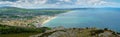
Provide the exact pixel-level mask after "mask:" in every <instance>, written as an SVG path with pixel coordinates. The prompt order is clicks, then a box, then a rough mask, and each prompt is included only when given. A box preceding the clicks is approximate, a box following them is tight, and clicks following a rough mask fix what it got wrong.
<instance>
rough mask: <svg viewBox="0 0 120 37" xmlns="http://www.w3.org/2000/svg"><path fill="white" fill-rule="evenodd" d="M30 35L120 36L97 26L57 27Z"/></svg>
mask: <svg viewBox="0 0 120 37" xmlns="http://www.w3.org/2000/svg"><path fill="white" fill-rule="evenodd" d="M30 37H120V36H119V35H118V34H117V33H115V32H113V31H111V30H102V29H96V28H86V29H83V28H62V27H59V28H55V29H52V30H48V31H46V32H44V33H41V34H37V35H32V36H30Z"/></svg>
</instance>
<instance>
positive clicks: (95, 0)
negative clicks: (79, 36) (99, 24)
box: [0, 0, 120, 8]
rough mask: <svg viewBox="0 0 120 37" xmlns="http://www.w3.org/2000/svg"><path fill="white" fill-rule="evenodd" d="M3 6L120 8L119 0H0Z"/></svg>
mask: <svg viewBox="0 0 120 37" xmlns="http://www.w3.org/2000/svg"><path fill="white" fill-rule="evenodd" d="M3 6H12V7H19V8H81V7H95V8H96V7H97V8H101V7H119V8H120V0H0V7H3Z"/></svg>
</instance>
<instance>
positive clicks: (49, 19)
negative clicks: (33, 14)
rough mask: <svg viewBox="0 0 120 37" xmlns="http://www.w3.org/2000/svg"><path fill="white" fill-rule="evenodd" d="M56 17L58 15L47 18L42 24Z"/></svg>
mask: <svg viewBox="0 0 120 37" xmlns="http://www.w3.org/2000/svg"><path fill="white" fill-rule="evenodd" d="M55 18H56V16H52V17H49V18H48V19H47V20H45V21H44V22H43V23H42V25H44V24H45V23H47V22H49V21H51V20H52V19H55Z"/></svg>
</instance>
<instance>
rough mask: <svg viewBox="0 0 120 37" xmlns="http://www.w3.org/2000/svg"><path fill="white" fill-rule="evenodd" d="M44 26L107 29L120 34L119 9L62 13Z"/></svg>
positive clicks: (81, 10)
mask: <svg viewBox="0 0 120 37" xmlns="http://www.w3.org/2000/svg"><path fill="white" fill-rule="evenodd" d="M44 26H46V27H58V26H63V27H66V28H73V27H74V28H85V27H96V28H101V29H103V28H108V29H111V30H114V31H117V32H120V9H119V8H99V9H80V10H73V11H69V12H67V13H63V14H60V15H58V16H57V18H55V19H53V20H51V21H49V22H48V23H46V24H45V25H44Z"/></svg>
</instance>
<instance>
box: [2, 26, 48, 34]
mask: <svg viewBox="0 0 120 37" xmlns="http://www.w3.org/2000/svg"><path fill="white" fill-rule="evenodd" d="M46 30H50V28H48V27H42V28H25V27H15V26H7V25H0V34H12V33H13V34H14V33H41V32H45V31H46Z"/></svg>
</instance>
